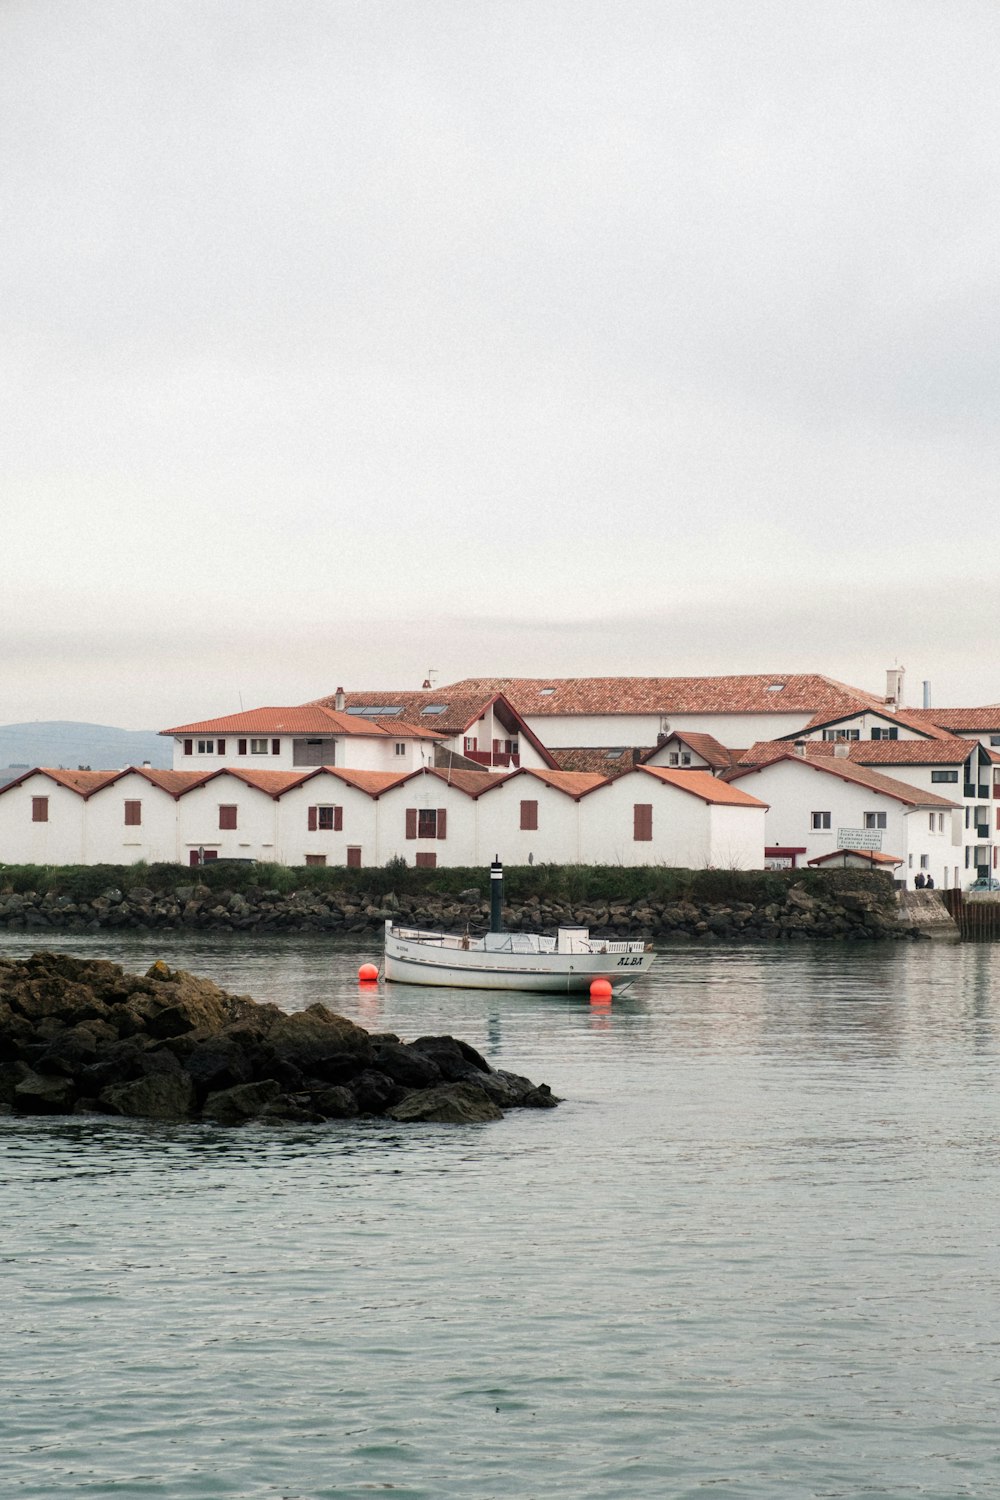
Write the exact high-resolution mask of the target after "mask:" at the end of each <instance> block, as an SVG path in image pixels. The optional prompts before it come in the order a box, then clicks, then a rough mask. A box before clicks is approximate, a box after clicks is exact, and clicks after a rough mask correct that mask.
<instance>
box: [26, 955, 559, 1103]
mask: <svg viewBox="0 0 1000 1500" xmlns="http://www.w3.org/2000/svg"><path fill="white" fill-rule="evenodd" d="M557 1103H558V1100H557V1099H556V1097H555V1096H554V1095H553V1094H552V1092H551V1091H550V1089H549V1088H548V1087H547V1085H545V1084H538V1085H535V1084H532V1083H530V1082H529V1081H528V1079H526V1078H522V1077H519V1076H518V1075H517V1074H514V1073H507V1072H504V1071H502V1070H499V1069H495V1068H492V1067H490V1065H489V1063H488V1062H487V1061H486V1060H485V1058H483V1057H481V1056H480V1054H479V1053H478V1052H477V1051H476V1050H475V1049H474V1048H473V1047H470V1046H469V1045H468V1044H467V1043H465V1042H461V1041H458V1040H456V1039H455V1038H454V1037H450V1036H428V1037H419V1038H418V1039H417V1040H416V1041H413V1042H403V1041H401V1040H400V1039H399V1037H398V1036H395V1035H392V1034H389V1033H372V1032H368V1031H365V1030H364V1029H363V1028H362V1027H360V1026H356V1025H355V1024H354V1022H352V1021H349V1020H347V1019H346V1018H345V1017H344V1016H338V1015H335V1014H334V1013H333V1012H332V1011H329V1010H327V1009H326V1007H325V1006H323V1005H311V1006H310V1007H309V1008H308V1009H307V1010H304V1011H299V1012H294V1013H289V1012H286V1011H283V1010H281V1009H279V1007H278V1006H276V1005H271V1004H263V1003H260V1002H258V1001H256V1000H253V999H251V998H250V997H249V996H248V995H230V994H227V993H226V992H225V991H224V990H221V989H220V988H219V987H218V986H217V985H215V984H213V983H212V982H211V981H210V980H207V979H198V978H196V977H195V976H194V975H192V974H187V973H185V972H184V971H183V970H179V969H170V968H168V966H167V965H166V964H165V963H156V964H154V965H153V967H152V968H151V969H150V970H149V971H148V973H146V974H144V975H137V974H127V973H125V972H124V970H122V969H121V968H119V967H118V965H117V964H112V963H107V962H104V961H103V960H96V961H95V960H83V959H76V958H70V957H67V956H65V955H63V954H56V953H36V954H35V955H34V956H33V957H31V958H29V959H25V960H21V961H14V960H5V959H0V1109H4V1110H5V1111H7V1112H10V1111H14V1112H17V1113H22V1114H82V1113H90V1112H95V1111H96V1112H99V1113H102V1114H109V1115H135V1116H141V1117H145V1118H148V1119H155V1120H191V1119H201V1120H212V1121H216V1122H218V1123H220V1124H225V1125H236V1124H241V1123H243V1122H245V1121H247V1120H260V1121H264V1122H275V1123H279V1122H282V1121H299V1122H316V1123H319V1122H322V1121H324V1120H343V1119H353V1118H356V1117H358V1116H385V1117H387V1118H388V1119H391V1120H397V1121H419V1120H433V1121H439V1122H445V1123H456V1124H461V1123H471V1122H476V1121H482V1120H498V1119H500V1118H502V1115H503V1111H504V1110H505V1109H513V1108H542V1109H545V1108H550V1107H551V1106H553V1105H555V1104H557Z"/></svg>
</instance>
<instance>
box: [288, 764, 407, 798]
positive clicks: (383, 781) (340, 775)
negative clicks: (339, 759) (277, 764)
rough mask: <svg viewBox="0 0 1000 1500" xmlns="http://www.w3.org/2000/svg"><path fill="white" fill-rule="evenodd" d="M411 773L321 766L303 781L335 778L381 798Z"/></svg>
mask: <svg viewBox="0 0 1000 1500" xmlns="http://www.w3.org/2000/svg"><path fill="white" fill-rule="evenodd" d="M409 774H410V773H409V772H401V771H352V770H350V769H349V768H348V767H347V766H319V767H317V768H316V769H315V770H312V771H309V772H308V773H307V774H306V775H305V776H303V778H302V780H303V781H304V782H305V781H311V780H312V779H313V777H315V776H335V777H336V778H337V779H338V781H343V782H344V783H345V784H346V785H347V786H354V787H357V789H358V791H359V792H367V794H368V796H369V797H380V796H381V795H382V793H383V792H386V791H388V790H389V788H390V787H391V786H396V785H397V784H398V783H399V782H401V781H405V780H406V778H407V775H409Z"/></svg>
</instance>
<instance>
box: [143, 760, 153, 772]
mask: <svg viewBox="0 0 1000 1500" xmlns="http://www.w3.org/2000/svg"><path fill="white" fill-rule="evenodd" d="M142 769H143V770H144V771H151V770H152V769H153V763H152V761H149V760H144V761H143V763H142Z"/></svg>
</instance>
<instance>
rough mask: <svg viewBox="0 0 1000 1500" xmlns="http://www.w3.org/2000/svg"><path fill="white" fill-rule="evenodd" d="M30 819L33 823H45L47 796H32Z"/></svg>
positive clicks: (46, 817)
mask: <svg viewBox="0 0 1000 1500" xmlns="http://www.w3.org/2000/svg"><path fill="white" fill-rule="evenodd" d="M31 821H32V822H33V823H47V822H48V821H49V799H48V797H32V799H31Z"/></svg>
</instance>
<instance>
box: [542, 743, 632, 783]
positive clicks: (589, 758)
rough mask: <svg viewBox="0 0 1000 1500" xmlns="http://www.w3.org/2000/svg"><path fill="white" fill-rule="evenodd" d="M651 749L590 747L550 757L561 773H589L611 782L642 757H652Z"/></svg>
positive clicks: (563, 751) (560, 751) (553, 753)
mask: <svg viewBox="0 0 1000 1500" xmlns="http://www.w3.org/2000/svg"><path fill="white" fill-rule="evenodd" d="M653 749H655V746H654V747H653V748H652V749H649V750H640V749H634V748H631V747H627V748H626V747H622V746H616V747H614V748H611V749H609V748H607V747H606V746H591V747H586V748H582V747H581V748H579V749H575V750H553V752H552V755H553V758H554V759H555V761H556V762H557V764H558V766H559V769H560V770H561V771H589V772H591V774H592V775H595V776H601V777H604V778H606V779H609V780H613V779H614V778H615V777H616V776H623V775H624V774H625V772H626V771H632V770H634V769H635V767H636V766H637V765H638V764H639V762H640V760H641V759H642V757H643V756H644V755H652V753H653Z"/></svg>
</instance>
